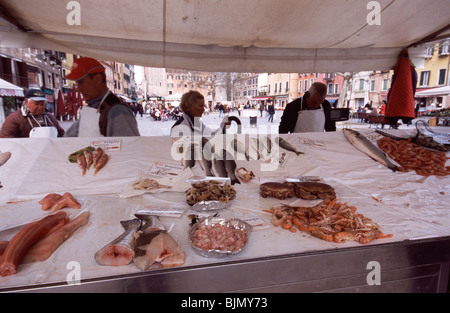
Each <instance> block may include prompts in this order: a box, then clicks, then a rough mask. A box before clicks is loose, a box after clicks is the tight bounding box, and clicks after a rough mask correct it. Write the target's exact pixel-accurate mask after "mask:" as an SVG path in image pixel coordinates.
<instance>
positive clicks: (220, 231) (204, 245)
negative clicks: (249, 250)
mask: <svg viewBox="0 0 450 313" xmlns="http://www.w3.org/2000/svg"><path fill="white" fill-rule="evenodd" d="M190 239H191V242H192V244H193V245H194V246H196V247H198V248H200V249H204V250H220V251H230V252H234V251H238V250H241V249H242V248H243V247H244V246H245V244H246V243H247V234H246V233H245V231H243V230H242V229H238V228H235V227H228V226H226V225H221V224H219V223H217V224H213V225H205V224H202V225H200V226H198V228H197V229H196V230H195V231H194V232H193V233H192V235H191V238H190Z"/></svg>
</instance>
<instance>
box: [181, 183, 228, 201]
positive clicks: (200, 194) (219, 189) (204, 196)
mask: <svg viewBox="0 0 450 313" xmlns="http://www.w3.org/2000/svg"><path fill="white" fill-rule="evenodd" d="M235 197H236V191H235V190H234V188H233V187H231V186H230V185H228V184H225V185H224V186H220V185H219V183H218V182H216V181H202V182H200V183H194V184H192V187H191V188H189V189H188V190H186V200H187V203H188V204H189V205H194V204H196V203H198V202H201V201H220V202H228V201H230V200H233V199H234V198H235Z"/></svg>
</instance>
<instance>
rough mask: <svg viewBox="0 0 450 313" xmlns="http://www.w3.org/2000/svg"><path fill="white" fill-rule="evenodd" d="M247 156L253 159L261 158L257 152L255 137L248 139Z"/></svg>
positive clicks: (257, 143)
mask: <svg viewBox="0 0 450 313" xmlns="http://www.w3.org/2000/svg"><path fill="white" fill-rule="evenodd" d="M248 151H249V156H250V157H251V158H252V159H253V160H259V159H261V155H260V154H259V142H258V140H257V139H255V138H250V139H249V150H248Z"/></svg>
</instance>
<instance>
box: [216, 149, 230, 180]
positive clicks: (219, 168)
mask: <svg viewBox="0 0 450 313" xmlns="http://www.w3.org/2000/svg"><path fill="white" fill-rule="evenodd" d="M212 166H213V171H214V176H216V177H228V176H227V170H226V167H225V161H224V160H223V159H222V158H221V157H219V156H218V155H216V154H214V155H213V159H212Z"/></svg>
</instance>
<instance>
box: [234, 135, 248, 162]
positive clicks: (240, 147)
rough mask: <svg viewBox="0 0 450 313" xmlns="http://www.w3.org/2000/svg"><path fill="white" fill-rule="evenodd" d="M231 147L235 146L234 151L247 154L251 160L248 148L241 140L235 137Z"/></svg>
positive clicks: (246, 157) (246, 156)
mask: <svg viewBox="0 0 450 313" xmlns="http://www.w3.org/2000/svg"><path fill="white" fill-rule="evenodd" d="M231 147H232V148H233V150H234V151H236V152H237V153H240V154H243V155H244V156H245V159H246V160H247V161H249V160H250V156H249V155H248V150H247V149H245V146H244V145H243V144H242V142H240V141H239V140H237V139H233V140H232V141H231Z"/></svg>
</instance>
